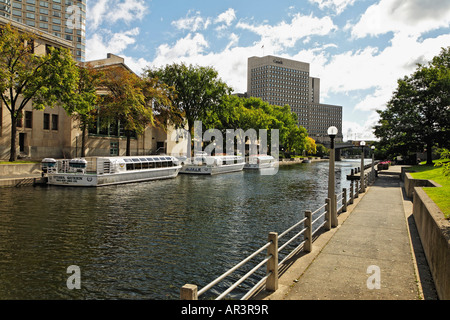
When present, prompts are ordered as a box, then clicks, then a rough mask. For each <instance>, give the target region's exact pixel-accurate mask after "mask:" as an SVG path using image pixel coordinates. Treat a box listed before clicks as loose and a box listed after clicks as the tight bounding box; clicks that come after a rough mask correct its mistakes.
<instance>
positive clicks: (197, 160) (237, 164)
mask: <svg viewBox="0 0 450 320" xmlns="http://www.w3.org/2000/svg"><path fill="white" fill-rule="evenodd" d="M244 165H245V159H244V157H241V156H235V155H230V156H227V155H216V156H208V155H205V154H199V155H196V156H195V157H194V158H193V159H191V160H190V161H187V163H185V164H184V165H183V167H182V168H181V170H180V173H190V174H203V175H214V174H220V173H228V172H236V171H242V169H243V168H244Z"/></svg>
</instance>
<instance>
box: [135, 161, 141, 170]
mask: <svg viewBox="0 0 450 320" xmlns="http://www.w3.org/2000/svg"><path fill="white" fill-rule="evenodd" d="M141 169H142V164H141V163H140V162H139V163H135V164H134V170H141Z"/></svg>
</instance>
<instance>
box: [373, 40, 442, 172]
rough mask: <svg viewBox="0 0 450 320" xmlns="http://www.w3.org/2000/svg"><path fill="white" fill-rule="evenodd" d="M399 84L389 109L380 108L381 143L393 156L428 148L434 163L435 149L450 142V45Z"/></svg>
mask: <svg viewBox="0 0 450 320" xmlns="http://www.w3.org/2000/svg"><path fill="white" fill-rule="evenodd" d="M397 84H398V86H397V89H396V91H395V92H394V94H393V96H392V98H391V100H390V101H389V102H388V103H387V108H386V109H385V110H381V111H377V112H378V113H379V115H380V120H379V124H378V125H376V126H375V135H376V136H377V137H378V138H380V143H379V145H380V147H381V148H383V149H384V150H385V152H386V153H387V154H388V155H390V156H391V157H394V156H396V155H403V156H406V155H408V154H409V153H414V152H420V151H423V150H424V149H426V151H427V163H429V164H431V163H432V148H433V147H434V146H439V147H448V144H449V142H450V47H447V48H443V49H442V51H441V53H440V54H439V55H438V56H436V57H434V58H433V59H432V60H431V61H430V62H429V63H428V64H427V65H421V64H419V65H418V66H417V69H416V71H415V72H414V73H413V74H411V75H410V76H405V77H404V78H403V79H399V80H398V82H397Z"/></svg>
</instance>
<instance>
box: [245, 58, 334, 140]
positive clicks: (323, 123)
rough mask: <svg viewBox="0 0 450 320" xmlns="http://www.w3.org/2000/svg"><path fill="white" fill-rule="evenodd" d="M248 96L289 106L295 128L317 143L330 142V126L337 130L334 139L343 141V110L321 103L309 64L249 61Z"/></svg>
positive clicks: (318, 90)
mask: <svg viewBox="0 0 450 320" xmlns="http://www.w3.org/2000/svg"><path fill="white" fill-rule="evenodd" d="M247 96H250V97H258V98H261V99H262V100H264V101H266V102H268V103H270V104H273V105H286V104H287V105H289V106H290V107H291V111H292V112H294V113H296V114H297V117H298V124H299V125H301V126H303V127H305V128H306V129H307V130H308V134H309V136H310V137H312V138H313V139H315V140H316V141H319V142H324V141H328V140H329V137H328V135H327V129H328V128H329V127H330V126H335V127H337V128H338V130H339V134H338V136H337V137H336V139H337V141H342V137H343V136H342V107H341V106H334V105H327V104H321V103H320V79H319V78H314V77H311V76H310V65H309V63H305V62H300V61H295V60H291V59H285V58H280V57H275V56H264V57H250V58H248V66H247Z"/></svg>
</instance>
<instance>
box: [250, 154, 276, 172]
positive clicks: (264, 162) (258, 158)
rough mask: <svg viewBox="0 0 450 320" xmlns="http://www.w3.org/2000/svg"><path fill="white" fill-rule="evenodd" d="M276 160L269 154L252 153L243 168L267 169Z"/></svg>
mask: <svg viewBox="0 0 450 320" xmlns="http://www.w3.org/2000/svg"><path fill="white" fill-rule="evenodd" d="M275 162H276V160H275V158H274V157H272V156H269V155H262V154H260V155H253V156H250V157H248V162H247V163H245V166H244V169H251V170H254V169H267V168H272V167H273V166H274V164H275Z"/></svg>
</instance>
